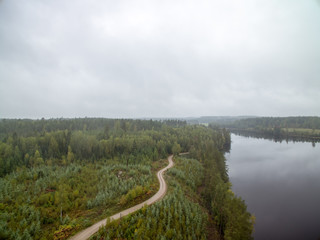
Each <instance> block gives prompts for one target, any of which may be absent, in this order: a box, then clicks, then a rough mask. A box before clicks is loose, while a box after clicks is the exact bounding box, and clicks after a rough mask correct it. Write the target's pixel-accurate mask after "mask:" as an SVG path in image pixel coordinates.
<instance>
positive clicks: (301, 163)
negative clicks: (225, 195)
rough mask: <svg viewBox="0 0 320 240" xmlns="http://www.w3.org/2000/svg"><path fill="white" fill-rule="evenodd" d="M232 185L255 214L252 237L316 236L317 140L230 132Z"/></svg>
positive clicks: (319, 230) (319, 217) (319, 227)
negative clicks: (242, 134) (296, 140)
mask: <svg viewBox="0 0 320 240" xmlns="http://www.w3.org/2000/svg"><path fill="white" fill-rule="evenodd" d="M231 138H232V144H231V151H230V153H228V154H226V158H227V164H228V167H229V177H230V180H231V182H232V184H233V191H234V192H235V193H236V194H237V195H239V196H241V197H242V198H243V199H244V200H245V201H246V204H247V206H248V210H249V212H251V213H252V214H254V215H255V216H256V224H255V233H254V238H255V239H256V240H264V239H266V240H269V239H272V240H277V239H281V240H283V239H285V240H286V239H290V240H292V239H299V240H300V239H307V240H308V239H313V240H318V239H320V143H317V144H316V145H315V146H312V144H311V143H302V142H295V143H294V142H289V143H286V142H285V141H284V142H282V143H279V142H273V141H271V140H264V139H257V138H247V137H242V136H237V135H234V134H232V136H231Z"/></svg>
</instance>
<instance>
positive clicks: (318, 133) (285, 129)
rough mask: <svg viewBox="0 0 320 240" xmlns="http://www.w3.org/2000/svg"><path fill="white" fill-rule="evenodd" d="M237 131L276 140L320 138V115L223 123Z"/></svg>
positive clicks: (263, 118) (250, 119)
mask: <svg viewBox="0 0 320 240" xmlns="http://www.w3.org/2000/svg"><path fill="white" fill-rule="evenodd" d="M221 126H223V127H226V128H228V129H230V130H231V131H232V132H235V133H240V134H241V133H244V134H246V133H247V134H248V133H249V134H255V135H256V136H257V137H268V138H273V139H275V140H280V139H283V140H284V139H290V140H311V141H314V140H315V141H318V140H320V117H259V118H248V119H241V120H236V121H234V122H231V123H228V124H223V125H221Z"/></svg>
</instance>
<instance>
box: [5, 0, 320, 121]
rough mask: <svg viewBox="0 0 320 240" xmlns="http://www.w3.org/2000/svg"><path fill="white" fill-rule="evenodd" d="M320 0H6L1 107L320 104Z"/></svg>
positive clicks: (295, 109)
mask: <svg viewBox="0 0 320 240" xmlns="http://www.w3.org/2000/svg"><path fill="white" fill-rule="evenodd" d="M319 101H320V0H242V1H239V0H226V1H221V0H219V1H218V0H210V1H209V0H208V1H204V0H197V1H195V0H194V1H193V0H183V1H182V0H173V1H172V0H162V1H154V0H145V1H143V0H135V1H129V0H128V1H124V0H117V1H111V0H95V1H90V0H74V1H65V0H55V1H48V0H41V1H40V0H28V1H24V0H0V118H35V119H37V118H42V117H44V118H60V117H65V118H70V117H71V118H72V117H108V118H140V117H165V118H168V117H191V116H237V115H256V116H302V115H305V116H320V104H319Z"/></svg>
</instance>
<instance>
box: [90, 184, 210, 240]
mask: <svg viewBox="0 0 320 240" xmlns="http://www.w3.org/2000/svg"><path fill="white" fill-rule="evenodd" d="M171 188H172V191H170V193H169V194H168V195H167V196H166V197H165V198H164V199H163V200H161V201H160V202H157V203H155V204H154V205H152V206H150V207H145V208H143V209H142V210H139V211H138V212H137V213H134V214H132V215H130V216H128V217H124V218H122V219H121V220H119V221H115V222H111V223H109V224H107V226H106V227H104V228H101V229H100V230H99V232H98V234H96V235H95V236H94V237H92V239H101V238H104V239H116V238H118V239H159V240H160V239H206V233H205V231H206V229H205V226H206V221H207V215H206V214H205V213H204V211H203V210H202V209H201V207H200V206H199V205H198V204H197V203H194V202H192V201H190V200H188V199H187V198H186V196H185V193H184V192H183V190H182V189H181V187H180V185H179V184H178V183H177V182H175V183H174V184H173V185H171Z"/></svg>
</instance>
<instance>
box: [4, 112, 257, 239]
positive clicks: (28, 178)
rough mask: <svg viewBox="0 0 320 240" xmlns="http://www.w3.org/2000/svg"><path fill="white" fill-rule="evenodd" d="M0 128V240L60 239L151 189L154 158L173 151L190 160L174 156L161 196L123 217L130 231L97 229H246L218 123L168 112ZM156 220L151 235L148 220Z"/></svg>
mask: <svg viewBox="0 0 320 240" xmlns="http://www.w3.org/2000/svg"><path fill="white" fill-rule="evenodd" d="M0 136H1V142H0V175H1V178H0V210H1V215H0V239H66V238H67V237H68V236H70V235H72V234H74V233H75V232H77V231H79V230H80V229H83V228H85V227H87V226H90V225H91V224H92V223H93V222H95V221H98V220H99V219H102V218H105V217H107V216H110V215H112V214H113V213H116V212H117V211H119V210H121V209H124V208H127V207H129V206H132V205H134V204H136V203H137V202H141V201H142V200H144V199H147V198H149V197H151V196H152V194H153V193H155V192H156V191H157V188H158V183H157V179H156V177H155V172H156V171H157V170H158V169H159V168H160V167H162V166H163V163H164V162H163V161H162V162H161V161H159V159H164V158H167V156H168V155H169V154H175V155H177V154H178V153H179V152H190V157H192V158H193V159H185V158H183V159H178V158H176V161H177V165H176V167H175V168H173V169H172V170H170V172H169V174H168V177H169V183H170V191H169V194H168V196H167V197H166V198H164V199H163V200H162V201H160V202H159V203H157V204H155V205H154V206H151V207H148V208H146V209H143V210H141V211H140V212H139V213H137V214H136V215H132V216H131V217H132V219H131V218H130V219H129V218H128V220H126V221H130V226H131V225H132V228H131V230H130V231H131V232H127V233H123V232H121V231H122V230H121V229H122V228H121V227H119V224H118V223H111V225H110V229H113V228H115V226H116V228H117V230H116V231H110V230H108V229H105V230H104V231H105V232H104V233H103V232H101V233H99V234H106V235H108V234H110V232H111V234H120V235H121V236H122V234H124V236H125V237H127V238H135V236H141V235H139V233H140V234H141V233H142V232H146V234H148V236H153V237H151V238H154V236H156V235H154V234H159V233H161V234H160V235H161V236H163V237H162V238H161V239H176V238H180V239H188V238H191V239H205V238H206V237H207V236H209V235H211V234H212V233H214V234H215V235H216V239H219V238H224V239H249V238H250V236H251V232H252V225H253V219H252V217H251V216H250V214H249V213H248V212H247V211H246V206H245V204H244V202H243V201H242V200H241V199H240V198H238V197H236V196H234V194H233V193H232V192H231V190H230V183H229V180H228V175H227V170H226V164H225V159H224V156H223V153H224V151H227V150H228V149H229V148H230V134H229V133H228V132H227V131H226V130H225V129H216V128H209V127H205V126H195V125H194V126H188V125H186V123H185V122H183V121H173V120H168V121H152V120H145V121H143V120H118V119H89V118H84V119H51V120H44V119H41V120H8V119H6V120H0ZM195 159H196V160H195ZM161 163H162V164H161ZM165 164H166V163H165ZM172 205H173V206H174V207H173V208H172V207H171V206H172ZM172 209H173V210H172ZM139 214H140V215H139ZM142 216H143V221H142V220H141V219H142ZM159 216H161V217H162V216H165V217H164V220H163V222H161V221H159ZM195 217H196V219H197V222H196V221H191V219H192V220H194V218H195ZM161 219H162V218H161ZM155 221H156V223H155ZM160 222H161V224H162V225H157V230H156V231H157V232H156V233H155V232H154V231H153V230H152V229H153V227H151V226H154V225H153V224H160ZM195 222H196V223H195ZM117 224H118V225H117ZM125 224H129V223H128V222H127V223H126V222H125V221H124V220H123V221H121V223H120V225H121V226H125ZM194 224H195V225H194ZM183 226H190V227H188V228H187V230H186V229H185V227H183ZM142 229H143V231H142ZM145 229H149V230H148V231H145ZM166 229H168V231H165V230H166ZM134 234H138V235H134ZM166 234H168V235H166ZM160 235H159V236H160ZM109 236H110V238H111V239H112V238H113V237H114V236H115V235H109ZM117 236H118V235H116V237H117ZM138 238H139V237H138Z"/></svg>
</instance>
